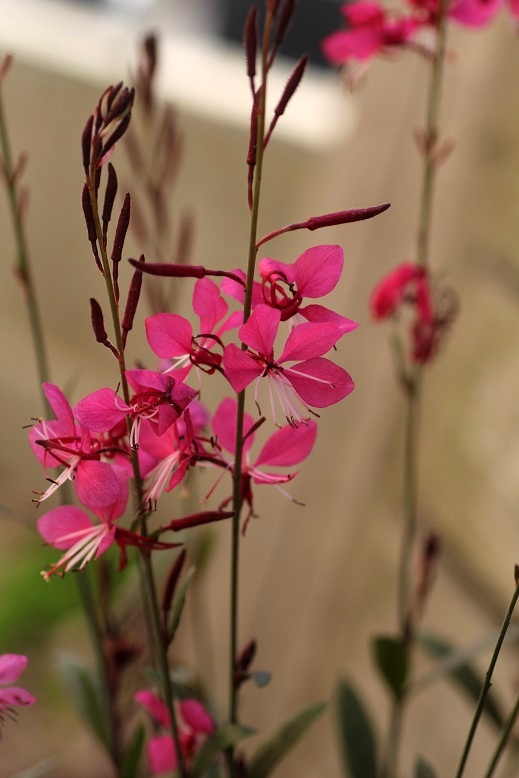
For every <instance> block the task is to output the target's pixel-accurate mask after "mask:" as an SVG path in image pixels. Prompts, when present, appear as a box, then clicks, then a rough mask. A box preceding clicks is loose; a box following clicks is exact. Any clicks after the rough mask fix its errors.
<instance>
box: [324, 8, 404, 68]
mask: <svg viewBox="0 0 519 778" xmlns="http://www.w3.org/2000/svg"><path fill="white" fill-rule="evenodd" d="M341 11H342V14H343V15H344V17H345V19H346V23H347V27H348V29H346V30H339V31H338V32H334V33H332V35H330V36H328V38H326V39H325V40H324V41H323V51H324V54H325V56H326V57H327V58H328V59H329V60H330V62H331V63H332V64H334V65H342V64H344V63H345V62H348V61H350V60H358V61H361V62H363V61H367V60H370V59H372V58H373V57H374V56H375V55H376V54H380V53H383V52H387V51H391V50H393V49H397V48H401V47H402V46H404V45H405V44H406V43H407V42H408V41H409V40H410V39H411V38H412V37H413V35H414V33H415V32H416V29H417V27H418V26H419V25H418V23H417V21H416V20H415V19H414V18H412V17H410V16H409V17H407V16H395V15H391V14H390V12H388V11H386V10H385V9H384V8H383V7H382V6H381V5H380V4H379V3H377V2H370V1H369V0H365V1H363V2H362V1H361V2H358V3H346V4H345V5H343V6H342V7H341Z"/></svg>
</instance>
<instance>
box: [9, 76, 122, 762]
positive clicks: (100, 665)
mask: <svg viewBox="0 0 519 778" xmlns="http://www.w3.org/2000/svg"><path fill="white" fill-rule="evenodd" d="M0 148H1V151H2V159H3V167H4V175H5V183H6V190H7V196H8V201H9V210H10V212H11V222H12V225H13V229H14V235H15V241H16V271H17V275H18V278H19V280H20V282H21V285H22V289H23V292H24V297H25V302H26V306H27V312H28V316H29V326H30V331H31V337H32V342H33V347H34V353H35V356H36V369H37V373H38V385H39V390H40V394H41V398H42V403H43V406H44V413H45V415H46V416H50V415H51V414H52V409H51V407H50V405H49V402H48V400H47V398H46V396H45V393H44V391H43V384H44V383H46V382H48V381H49V380H50V369H49V362H48V359H47V349H46V345H45V338H44V335H43V326H42V320H41V315H40V309H39V304H38V298H37V295H36V290H35V287H34V283H33V277H32V271H31V265H30V258H29V250H28V243H27V237H26V234H25V226H24V223H23V220H22V217H21V214H20V211H19V206H18V192H17V187H16V179H15V175H14V168H13V159H12V154H11V144H10V141H9V134H8V131H7V122H6V119H5V111H4V106H3V97H2V90H1V89H0ZM65 502H66V494H62V499H61V503H62V505H63V504H65ZM74 579H75V581H76V586H77V591H78V594H79V600H80V603H81V607H82V610H83V614H84V616H85V621H86V624H87V628H88V632H89V634H90V640H91V643H92V647H93V650H94V655H95V657H96V665H97V674H98V677H99V680H100V686H101V694H102V704H103V707H104V712H105V715H106V720H107V723H108V727H109V733H110V742H109V748H110V756H111V758H112V761H113V763H114V767H115V769H116V771H117V774H118V775H120V762H121V755H120V749H119V743H118V724H117V717H116V715H115V711H114V708H113V704H112V700H111V695H110V692H109V677H108V676H109V672H108V661H107V657H106V654H105V651H104V643H103V632H102V629H101V626H100V623H99V618H98V613H97V610H96V606H95V600H94V596H93V592H92V586H91V582H90V580H89V579H88V578H87V576H86V575H77V576H74Z"/></svg>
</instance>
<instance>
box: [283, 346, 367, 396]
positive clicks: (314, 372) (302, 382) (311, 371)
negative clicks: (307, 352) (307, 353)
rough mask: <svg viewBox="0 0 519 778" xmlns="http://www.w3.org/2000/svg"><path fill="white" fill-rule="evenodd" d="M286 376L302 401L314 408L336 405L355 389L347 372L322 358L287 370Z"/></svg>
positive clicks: (307, 361)
mask: <svg viewBox="0 0 519 778" xmlns="http://www.w3.org/2000/svg"><path fill="white" fill-rule="evenodd" d="M284 374H285V376H286V377H287V378H288V380H289V381H290V383H291V384H292V386H293V387H294V389H295V390H296V392H297V393H298V395H299V396H300V397H301V399H302V400H304V402H306V403H308V405H310V406H312V407H314V408H327V407H328V406H329V405H334V404H335V403H337V402H339V401H340V400H342V399H343V398H344V397H346V396H347V395H348V394H350V392H352V391H353V389H354V388H355V384H354V383H353V380H352V378H351V376H350V375H349V374H348V373H347V372H346V370H343V368H342V367H339V365H336V364H335V363H334V362H330V360H329V359H323V358H322V357H317V358H316V359H307V360H306V361H305V362H299V363H298V364H297V365H294V367H293V368H292V367H291V368H285V371H284Z"/></svg>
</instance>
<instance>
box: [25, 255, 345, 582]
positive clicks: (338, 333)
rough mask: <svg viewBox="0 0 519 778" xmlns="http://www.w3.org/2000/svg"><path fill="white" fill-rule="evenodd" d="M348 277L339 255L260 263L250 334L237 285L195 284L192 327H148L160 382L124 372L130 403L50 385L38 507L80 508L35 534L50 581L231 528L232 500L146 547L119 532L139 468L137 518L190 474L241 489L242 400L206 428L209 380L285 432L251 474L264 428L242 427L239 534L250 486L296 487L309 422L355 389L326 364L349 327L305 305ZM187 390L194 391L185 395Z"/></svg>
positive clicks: (309, 442) (175, 525)
mask: <svg viewBox="0 0 519 778" xmlns="http://www.w3.org/2000/svg"><path fill="white" fill-rule="evenodd" d="M342 268H343V252H342V250H341V249H340V248H339V247H338V246H316V247H314V248H312V249H309V250H307V251H305V252H304V254H302V255H301V256H300V257H299V258H298V259H297V260H296V261H295V262H294V263H293V264H285V263H282V262H277V261H275V260H273V259H269V258H265V259H263V260H262V261H261V262H260V264H259V275H260V281H256V282H254V294H253V310H252V313H251V316H250V318H249V319H248V321H247V322H246V323H245V324H243V323H241V322H243V311H242V310H235V311H233V312H231V311H230V310H229V304H228V302H227V301H226V300H225V299H224V297H223V295H222V290H223V292H224V293H226V294H227V295H229V297H230V298H231V300H238V301H239V302H241V301H242V300H243V294H242V291H243V290H242V287H241V286H240V284H239V280H240V274H239V272H238V271H236V273H235V274H230V276H231V277H230V278H225V279H224V281H223V283H222V284H221V287H222V289H220V288H219V287H218V285H217V284H216V283H215V282H214V281H212V280H211V279H209V278H207V277H203V278H198V279H197V280H196V282H195V284H194V290H193V296H192V307H193V311H194V314H195V316H196V318H197V319H198V323H197V325H196V326H194V325H192V324H191V322H190V321H188V320H187V319H185V318H183V317H182V316H179V315H177V314H174V313H159V314H156V315H154V316H150V317H148V318H147V319H146V322H145V324H146V334H147V339H148V343H149V345H150V347H151V349H152V351H153V352H154V354H155V355H156V357H157V358H158V360H157V364H156V369H144V368H140V369H127V370H126V371H125V376H126V379H127V382H128V385H129V386H130V387H131V389H132V391H133V394H131V395H130V396H129V398H128V401H125V400H124V399H123V397H122V396H121V395H120V393H119V392H118V391H117V390H116V389H113V388H110V387H102V388H100V389H96V390H95V391H93V392H92V393H90V394H88V395H87V396H86V397H83V398H82V399H81V400H79V402H78V403H77V404H76V405H75V407H72V406H71V404H70V403H69V401H68V399H67V398H66V397H65V395H64V394H63V392H62V391H61V390H60V389H59V388H58V387H57V386H55V385H53V384H45V386H44V390H45V394H46V397H47V400H48V402H49V405H50V407H51V408H52V410H53V412H54V418H53V419H48V420H39V421H37V423H35V425H34V426H33V427H32V428H31V430H30V434H29V440H30V444H31V447H32V450H33V452H34V454H35V455H36V457H37V458H38V459H39V461H40V462H41V464H42V466H43V469H44V473H45V476H46V478H47V480H48V482H49V486H48V487H47V489H46V490H45V491H43V492H41V493H38V494H37V497H36V502H37V503H38V504H41V503H42V502H44V501H46V500H47V499H48V498H49V497H51V496H52V495H54V494H55V492H57V491H58V489H59V488H60V487H61V486H62V485H63V484H64V483H65V482H67V481H71V482H72V483H73V485H74V491H75V495H76V497H77V500H78V502H79V503H80V505H79V506H78V505H63V504H62V505H60V506H58V507H56V508H53V509H52V510H50V511H48V512H47V513H45V514H43V515H42V516H40V518H39V520H38V531H39V533H40V534H41V536H42V537H43V538H44V540H45V541H46V542H47V543H49V544H50V545H51V546H53V547H54V548H56V549H58V550H60V551H62V552H63V555H62V557H61V558H60V560H59V561H58V562H57V564H55V565H54V566H53V567H52V568H51V569H50V570H49V571H47V572H46V573H45V574H44V576H45V578H46V579H48V578H49V576H50V575H52V574H53V573H56V572H61V573H64V572H68V571H69V570H73V569H82V568H84V566H85V565H86V564H87V563H88V562H89V561H91V560H93V559H96V558H98V557H99V556H100V555H101V554H103V553H104V552H105V551H106V550H107V549H108V548H109V547H110V546H112V545H113V544H114V543H115V544H116V545H117V546H119V549H120V551H121V564H122V565H123V564H124V563H125V561H126V548H127V546H128V545H133V546H137V547H140V548H145V549H148V550H150V551H151V550H159V549H167V548H171V547H173V546H175V545H177V543H172V542H170V541H168V540H163V539H162V534H163V533H165V532H170V531H171V530H176V529H179V528H181V527H186V526H194V525H196V524H197V523H202V522H203V523H206V522H208V521H216V520H218V519H220V518H226V517H228V516H229V515H231V514H230V513H229V512H228V511H225V509H226V508H227V507H228V505H229V503H230V496H229V495H230V494H231V493H232V488H231V486H229V488H228V492H227V494H225V495H224V496H223V497H222V499H221V500H220V503H219V504H217V505H215V506H214V510H213V511H208V512H207V511H206V512H204V513H201V514H194V515H192V516H187V517H181V518H179V519H173V520H170V521H168V523H167V524H165V525H163V526H162V527H161V529H160V530H159V531H156V532H154V533H153V534H152V535H144V534H140V533H139V532H137V531H136V529H135V527H134V526H131V528H130V527H127V528H125V527H124V526H123V520H122V518H123V516H124V514H125V512H126V509H127V504H128V497H129V494H130V493H135V491H136V485H135V468H134V464H133V462H134V455H135V454H136V455H137V462H138V468H139V475H140V477H141V478H142V482H143V489H142V493H141V504H140V505H139V513H140V515H145V514H146V513H149V512H150V511H152V510H156V509H157V506H158V503H159V499H160V497H161V495H162V494H163V493H164V492H170V491H172V490H173V489H175V488H177V487H178V486H179V485H180V484H181V483H182V482H183V481H184V479H185V477H186V475H187V472H188V470H189V469H190V468H194V467H203V468H205V469H207V468H213V469H215V470H216V471H219V472H220V473H221V475H220V476H219V477H218V479H217V482H216V483H215V484H214V486H213V487H212V488H211V490H210V495H212V494H213V493H214V492H215V490H216V486H217V485H218V484H219V483H220V481H221V480H222V478H224V477H225V476H227V477H228V478H229V480H230V479H231V478H232V477H233V475H234V457H235V446H236V418H237V409H236V400H235V399H234V397H228V398H227V399H224V400H223V401H222V402H221V403H220V405H219V406H218V408H217V410H216V411H215V413H214V415H212V418H211V414H210V413H209V411H208V410H207V409H206V408H205V406H204V405H203V404H202V403H201V401H200V399H199V397H200V392H201V390H202V382H203V380H207V376H214V375H219V376H220V380H222V381H224V382H226V385H227V386H229V385H230V387H231V388H232V389H233V390H234V391H235V392H236V393H239V392H241V391H242V390H243V389H245V388H246V387H247V386H249V384H252V383H253V384H254V399H255V402H256V405H257V407H258V408H262V407H263V404H264V402H266V403H267V405H268V406H269V407H270V411H271V419H272V421H273V423H274V425H275V426H276V427H277V431H274V433H273V434H272V435H271V436H270V438H268V440H267V441H266V442H265V444H264V446H263V448H262V449H261V451H260V453H259V455H258V456H257V458H256V459H255V460H254V461H252V462H251V461H250V459H249V450H250V448H251V446H252V444H253V439H254V430H255V429H256V428H257V427H258V426H260V423H261V424H262V423H263V422H265V417H261V419H259V420H256V421H254V419H253V417H252V416H250V415H249V414H246V415H245V421H244V429H243V460H242V463H241V483H242V497H243V500H244V502H245V503H246V504H247V505H248V507H249V512H248V515H247V517H246V518H245V521H244V526H245V525H246V524H247V522H248V519H249V518H250V516H252V515H254V496H253V489H254V487H255V486H256V485H259V484H273V485H276V486H278V488H279V487H280V485H281V484H284V483H287V482H288V481H290V480H292V479H293V478H294V476H295V475H296V473H295V472H293V471H291V472H288V470H287V468H292V467H293V466H294V465H298V464H299V463H300V462H302V461H303V460H304V459H305V458H306V457H307V456H308V455H309V453H310V451H311V449H312V447H313V445H314V442H315V439H316V433H317V427H316V424H315V422H314V421H313V420H312V418H313V417H317V415H318V414H317V412H316V411H315V409H316V408H318V409H320V408H325V407H327V406H330V405H332V404H334V403H337V402H339V401H340V400H342V399H343V398H344V397H346V396H347V395H348V394H349V393H350V392H351V391H352V390H353V387H354V384H353V381H352V379H351V377H350V376H349V374H348V373H347V372H346V371H345V370H344V369H343V368H342V367H341V366H339V365H337V364H336V363H335V362H334V361H332V360H330V359H328V358H327V357H325V354H327V353H328V352H329V351H330V350H331V349H332V348H334V347H335V345H336V343H337V342H338V341H339V339H341V338H342V337H343V336H344V335H345V334H346V333H348V332H351V331H352V330H353V329H354V328H355V327H356V324H355V322H353V321H351V320H350V319H347V318H345V317H343V316H341V315H339V314H338V313H335V312H334V311H332V310H330V309H328V308H326V307H324V306H322V305H320V304H317V303H312V304H306V303H305V299H306V298H308V299H316V298H319V297H322V296H323V295H326V294H328V293H329V292H330V291H332V289H333V288H334V287H335V286H336V284H337V282H338V281H339V278H340V275H341V272H342ZM284 322H287V324H286V325H285V324H284ZM239 325H241V326H239ZM236 332H237V338H236ZM191 379H195V380H194V383H195V385H196V386H197V388H194V387H193V386H191V385H189V384H188V383H186V382H187V381H188V380H189V381H191ZM191 383H193V382H192V381H191ZM263 386H266V388H267V391H266V399H265V397H264V394H263V391H262V387H263ZM270 468H275V469H276V468H279V469H280V471H279V472H277V471H276V470H275V469H274V470H271V469H270ZM210 495H208V497H209V496H210ZM132 518H133V517H132Z"/></svg>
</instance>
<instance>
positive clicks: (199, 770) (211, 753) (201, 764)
mask: <svg viewBox="0 0 519 778" xmlns="http://www.w3.org/2000/svg"><path fill="white" fill-rule="evenodd" d="M253 734H254V730H253V729H251V728H250V727H242V726H239V725H238V724H229V726H227V727H220V729H217V730H216V732H213V734H212V735H210V736H209V737H208V738H207V740H206V741H205V742H204V744H203V745H202V747H201V749H200V751H199V752H198V754H197V756H196V759H195V763H194V765H193V770H192V774H193V776H194V778H202V776H203V778H205V776H206V774H207V771H208V770H209V768H210V767H211V766H212V763H213V762H214V760H215V759H216V757H217V756H218V754H220V753H221V752H222V751H225V750H226V749H227V748H230V747H231V746H234V745H236V743H239V742H240V740H243V739H244V738H246V737H250V735H253Z"/></svg>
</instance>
